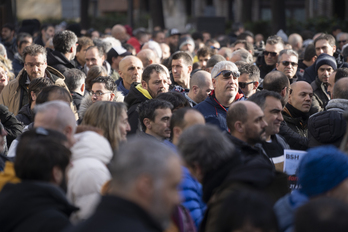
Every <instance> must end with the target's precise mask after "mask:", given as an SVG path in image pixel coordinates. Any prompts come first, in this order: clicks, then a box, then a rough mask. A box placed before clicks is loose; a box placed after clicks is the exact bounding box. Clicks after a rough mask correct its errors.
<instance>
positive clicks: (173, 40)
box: [166, 28, 181, 54]
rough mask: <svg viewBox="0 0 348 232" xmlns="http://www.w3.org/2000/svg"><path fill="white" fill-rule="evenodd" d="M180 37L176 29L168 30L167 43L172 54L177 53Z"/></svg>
mask: <svg viewBox="0 0 348 232" xmlns="http://www.w3.org/2000/svg"><path fill="white" fill-rule="evenodd" d="M180 35H181V34H180V32H179V30H178V29H176V28H173V29H170V30H168V32H167V38H166V43H167V44H168V46H169V47H170V54H173V53H174V52H176V51H177V48H178V43H179V37H180Z"/></svg>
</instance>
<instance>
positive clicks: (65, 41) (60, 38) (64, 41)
mask: <svg viewBox="0 0 348 232" xmlns="http://www.w3.org/2000/svg"><path fill="white" fill-rule="evenodd" d="M76 43H77V37H76V35H75V33H74V32H72V31H68V30H64V31H61V32H58V33H57V34H55V35H54V37H53V46H54V50H56V51H58V52H61V53H63V54H66V53H68V52H69V51H70V48H71V47H72V46H73V45H75V44H76Z"/></svg>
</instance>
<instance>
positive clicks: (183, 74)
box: [172, 59, 192, 83]
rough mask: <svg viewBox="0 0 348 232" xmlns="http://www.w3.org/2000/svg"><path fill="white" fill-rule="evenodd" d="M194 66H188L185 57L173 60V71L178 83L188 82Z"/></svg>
mask: <svg viewBox="0 0 348 232" xmlns="http://www.w3.org/2000/svg"><path fill="white" fill-rule="evenodd" d="M191 70H192V66H187V65H186V64H185V62H184V60H183V59H178V60H172V73H173V77H174V81H175V82H177V83H185V82H188V80H189V78H190V73H191Z"/></svg>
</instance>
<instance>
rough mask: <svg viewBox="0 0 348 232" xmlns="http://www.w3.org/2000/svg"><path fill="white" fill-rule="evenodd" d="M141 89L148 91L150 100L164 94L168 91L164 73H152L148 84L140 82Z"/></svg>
mask: <svg viewBox="0 0 348 232" xmlns="http://www.w3.org/2000/svg"><path fill="white" fill-rule="evenodd" d="M142 84H143V88H144V89H146V90H147V91H149V93H150V95H151V97H152V98H156V97H157V96H158V94H160V93H166V92H168V89H169V84H168V77H167V75H166V74H165V73H157V72H153V73H152V74H151V75H150V80H149V82H148V83H146V82H145V81H142Z"/></svg>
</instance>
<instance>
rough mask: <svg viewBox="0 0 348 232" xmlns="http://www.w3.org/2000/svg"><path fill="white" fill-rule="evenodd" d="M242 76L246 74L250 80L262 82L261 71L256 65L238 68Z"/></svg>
mask: <svg viewBox="0 0 348 232" xmlns="http://www.w3.org/2000/svg"><path fill="white" fill-rule="evenodd" d="M238 71H239V72H240V75H242V74H243V73H246V74H248V75H249V79H250V80H252V81H257V82H259V81H260V69H259V68H258V67H257V66H256V65H254V64H249V63H248V64H245V65H242V66H241V67H240V68H238Z"/></svg>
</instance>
